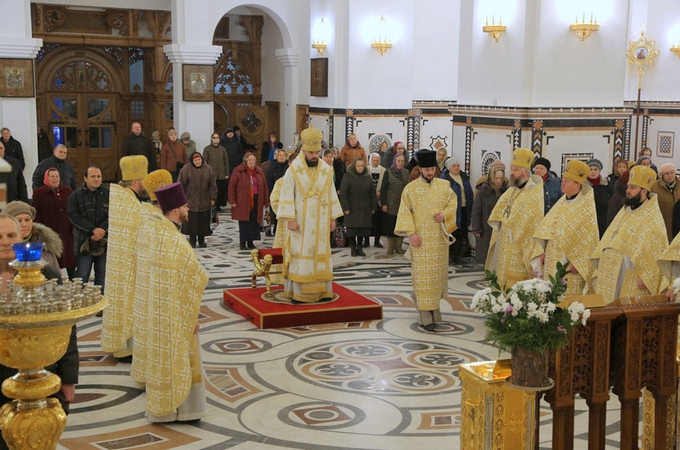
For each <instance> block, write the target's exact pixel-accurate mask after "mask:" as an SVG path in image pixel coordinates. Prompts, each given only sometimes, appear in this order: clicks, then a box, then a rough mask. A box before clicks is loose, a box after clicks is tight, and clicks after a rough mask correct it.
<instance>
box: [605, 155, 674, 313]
mask: <svg viewBox="0 0 680 450" xmlns="http://www.w3.org/2000/svg"><path fill="white" fill-rule="evenodd" d="M655 180H656V172H654V170H653V169H651V168H649V167H645V166H635V167H633V168H632V169H631V171H630V178H629V180H628V188H627V189H626V204H625V205H624V207H623V208H621V210H620V211H619V213H618V214H617V215H616V217H615V218H614V220H613V221H612V223H611V224H610V225H609V227H608V228H607V231H605V233H604V235H603V236H602V239H601V240H600V243H599V245H598V246H597V248H596V249H595V251H594V253H593V255H592V259H593V265H594V266H595V267H596V270H595V275H594V282H595V293H596V294H601V295H602V296H603V297H604V300H605V301H606V302H608V303H609V302H612V301H614V300H615V299H617V298H619V297H622V296H637V295H650V294H659V293H661V292H662V291H663V290H665V289H666V288H667V287H668V283H669V280H667V279H666V277H664V276H663V274H662V273H661V270H660V269H659V266H658V264H657V262H656V261H657V260H658V259H659V257H660V256H661V254H662V253H663V252H664V250H666V247H667V246H668V237H667V235H666V226H665V225H664V221H663V216H662V215H661V210H660V209H659V204H658V200H657V198H656V194H653V193H651V192H650V189H651V186H652V183H653V182H654V181H655Z"/></svg>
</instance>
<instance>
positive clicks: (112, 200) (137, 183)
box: [101, 155, 148, 358]
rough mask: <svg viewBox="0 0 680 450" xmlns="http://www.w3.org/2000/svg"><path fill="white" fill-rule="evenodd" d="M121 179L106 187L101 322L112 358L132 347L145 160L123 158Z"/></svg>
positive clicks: (125, 355) (126, 353) (103, 339)
mask: <svg viewBox="0 0 680 450" xmlns="http://www.w3.org/2000/svg"><path fill="white" fill-rule="evenodd" d="M118 165H119V167H120V172H121V176H122V180H121V181H120V183H119V184H111V185H110V186H109V191H110V192H109V230H108V241H107V246H108V248H107V256H106V287H105V289H104V295H105V296H106V298H107V299H108V300H109V305H108V306H107V307H106V309H105V310H104V318H103V320H102V332H101V347H102V349H103V350H104V351H105V352H109V353H112V354H113V356H114V357H115V358H129V357H131V355H132V346H133V345H132V344H133V337H132V336H133V329H132V322H133V320H132V319H133V305H134V300H135V288H136V283H137V255H138V245H137V242H138V239H137V238H136V237H137V236H139V227H140V222H141V213H140V211H141V203H142V199H143V198H147V197H148V193H147V191H146V188H145V187H144V178H145V177H146V175H147V173H148V172H147V166H148V159H147V158H146V156H144V155H134V156H124V157H123V158H121V159H120V161H119V163H118Z"/></svg>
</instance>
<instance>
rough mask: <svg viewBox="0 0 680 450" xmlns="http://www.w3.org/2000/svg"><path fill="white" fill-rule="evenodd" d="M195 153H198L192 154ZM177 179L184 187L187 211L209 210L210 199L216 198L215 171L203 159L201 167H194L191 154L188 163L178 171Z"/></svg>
mask: <svg viewBox="0 0 680 450" xmlns="http://www.w3.org/2000/svg"><path fill="white" fill-rule="evenodd" d="M197 154H199V153H194V155H197ZM177 181H179V182H180V183H181V184H182V187H183V188H184V195H186V197H187V207H188V208H189V211H193V212H203V211H210V208H211V207H212V205H211V204H210V200H216V199H217V182H216V181H215V172H214V171H213V170H212V169H211V168H210V166H209V165H208V164H206V163H205V161H203V164H202V165H201V167H196V166H194V159H193V155H192V158H191V160H190V162H189V164H187V165H186V166H184V167H182V170H180V171H179V176H178V177H177Z"/></svg>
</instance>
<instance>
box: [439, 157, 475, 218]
mask: <svg viewBox="0 0 680 450" xmlns="http://www.w3.org/2000/svg"><path fill="white" fill-rule="evenodd" d="M460 178H461V179H462V180H463V186H461V185H460V184H458V183H457V182H456V181H455V180H454V179H453V178H452V177H451V175H450V174H449V169H444V172H443V173H442V179H444V180H446V181H448V182H449V184H451V189H453V192H455V193H456V197H457V198H458V207H457V208H456V225H457V226H458V228H463V226H467V225H469V224H470V222H469V221H470V217H471V215H472V204H473V203H474V198H475V194H474V192H473V191H472V185H471V184H470V177H468V176H467V174H466V173H465V172H460ZM462 189H465V212H466V217H467V218H468V223H466V224H461V223H460V222H461V217H462V214H461V213H462V208H463V206H462V203H463V202H461V201H460V198H461V190H462Z"/></svg>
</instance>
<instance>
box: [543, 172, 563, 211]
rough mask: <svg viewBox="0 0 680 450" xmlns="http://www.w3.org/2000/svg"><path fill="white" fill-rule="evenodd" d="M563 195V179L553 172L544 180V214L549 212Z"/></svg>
mask: <svg viewBox="0 0 680 450" xmlns="http://www.w3.org/2000/svg"><path fill="white" fill-rule="evenodd" d="M560 197H562V181H560V179H559V178H557V175H554V174H553V173H552V172H548V178H546V179H545V180H543V215H545V214H548V211H550V208H552V207H553V205H555V203H557V200H559V199H560Z"/></svg>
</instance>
